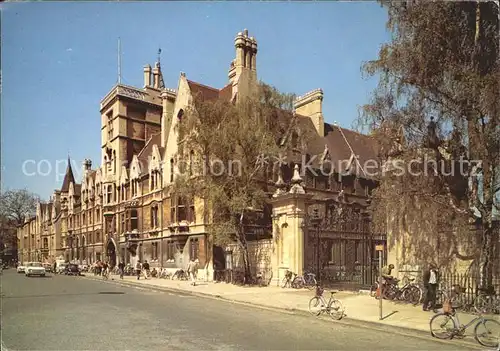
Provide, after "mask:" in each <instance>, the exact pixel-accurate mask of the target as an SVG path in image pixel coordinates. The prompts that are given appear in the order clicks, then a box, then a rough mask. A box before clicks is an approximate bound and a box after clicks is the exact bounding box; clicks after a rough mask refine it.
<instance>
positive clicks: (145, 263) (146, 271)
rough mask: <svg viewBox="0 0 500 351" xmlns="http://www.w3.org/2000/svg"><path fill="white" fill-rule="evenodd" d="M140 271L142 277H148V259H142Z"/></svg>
mask: <svg viewBox="0 0 500 351" xmlns="http://www.w3.org/2000/svg"><path fill="white" fill-rule="evenodd" d="M142 273H143V275H144V279H148V277H149V263H148V260H144V263H143V264H142Z"/></svg>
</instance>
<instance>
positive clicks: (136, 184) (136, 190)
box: [131, 179, 139, 197]
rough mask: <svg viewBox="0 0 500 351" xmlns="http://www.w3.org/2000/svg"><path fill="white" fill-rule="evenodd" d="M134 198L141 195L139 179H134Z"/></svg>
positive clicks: (132, 183) (132, 182) (132, 184)
mask: <svg viewBox="0 0 500 351" xmlns="http://www.w3.org/2000/svg"><path fill="white" fill-rule="evenodd" d="M131 186H132V197H136V196H138V195H139V181H138V180H137V179H132V181H131Z"/></svg>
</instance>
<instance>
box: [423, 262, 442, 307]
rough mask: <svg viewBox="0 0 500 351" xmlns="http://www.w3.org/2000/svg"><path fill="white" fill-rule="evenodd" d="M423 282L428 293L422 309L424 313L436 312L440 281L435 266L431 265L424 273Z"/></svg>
mask: <svg viewBox="0 0 500 351" xmlns="http://www.w3.org/2000/svg"><path fill="white" fill-rule="evenodd" d="M423 281H424V287H425V290H426V293H425V298H424V304H423V306H422V309H423V310H424V311H429V310H431V309H432V310H434V309H435V308H436V291H437V286H438V281H439V279H438V271H437V268H436V266H435V265H434V264H432V263H431V264H430V265H429V268H428V269H427V270H426V271H425V272H424V276H423Z"/></svg>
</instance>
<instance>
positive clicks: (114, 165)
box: [113, 150, 116, 173]
mask: <svg viewBox="0 0 500 351" xmlns="http://www.w3.org/2000/svg"><path fill="white" fill-rule="evenodd" d="M113 173H116V151H115V150H113Z"/></svg>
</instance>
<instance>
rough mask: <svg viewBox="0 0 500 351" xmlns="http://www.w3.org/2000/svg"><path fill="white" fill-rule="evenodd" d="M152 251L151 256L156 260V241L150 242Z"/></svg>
mask: <svg viewBox="0 0 500 351" xmlns="http://www.w3.org/2000/svg"><path fill="white" fill-rule="evenodd" d="M151 245H152V250H151V251H152V252H151V256H152V257H151V258H152V259H153V260H157V259H158V243H152V244H151Z"/></svg>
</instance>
